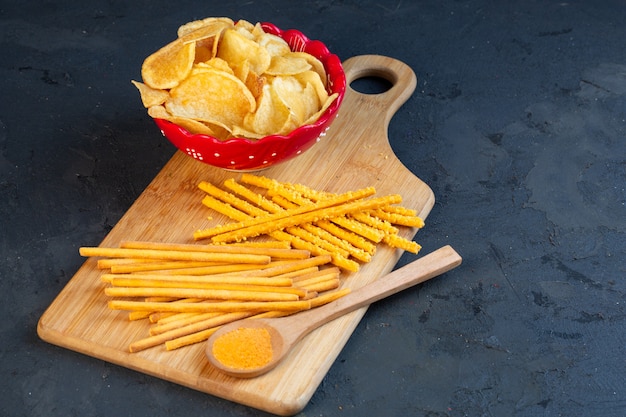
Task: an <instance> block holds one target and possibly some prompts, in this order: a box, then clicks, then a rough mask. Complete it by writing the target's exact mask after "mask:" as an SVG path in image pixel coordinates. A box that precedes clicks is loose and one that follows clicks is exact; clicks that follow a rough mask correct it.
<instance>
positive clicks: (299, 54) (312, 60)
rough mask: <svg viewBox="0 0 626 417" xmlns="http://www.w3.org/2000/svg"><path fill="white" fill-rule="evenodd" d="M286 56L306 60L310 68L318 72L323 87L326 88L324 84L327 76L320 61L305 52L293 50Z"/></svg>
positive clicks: (326, 81)
mask: <svg viewBox="0 0 626 417" xmlns="http://www.w3.org/2000/svg"><path fill="white" fill-rule="evenodd" d="M287 56H290V57H297V58H303V59H305V60H306V62H308V63H309V64H310V65H311V69H312V70H313V71H315V72H317V73H318V74H319V76H320V79H321V81H322V84H323V85H324V88H326V84H327V83H328V76H327V75H326V69H324V64H322V61H320V60H319V59H317V58H316V57H314V56H313V55H311V54H309V53H307V52H296V51H294V52H289V53H288V54H287Z"/></svg>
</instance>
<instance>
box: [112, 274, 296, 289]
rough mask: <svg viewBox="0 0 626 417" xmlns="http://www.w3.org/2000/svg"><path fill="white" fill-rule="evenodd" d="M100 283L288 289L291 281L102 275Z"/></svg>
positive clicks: (246, 277)
mask: <svg viewBox="0 0 626 417" xmlns="http://www.w3.org/2000/svg"><path fill="white" fill-rule="evenodd" d="M102 281H104V282H108V283H110V284H111V285H112V286H116V287H132V286H150V285H144V284H152V283H157V282H179V283H189V284H190V285H198V284H234V285H248V286H250V287H253V286H259V285H260V286H272V287H290V286H291V285H293V280H292V279H291V278H289V277H284V276H279V277H259V276H238V275H209V276H203V275H159V274H150V275H148V274H145V275H142V274H103V275H102Z"/></svg>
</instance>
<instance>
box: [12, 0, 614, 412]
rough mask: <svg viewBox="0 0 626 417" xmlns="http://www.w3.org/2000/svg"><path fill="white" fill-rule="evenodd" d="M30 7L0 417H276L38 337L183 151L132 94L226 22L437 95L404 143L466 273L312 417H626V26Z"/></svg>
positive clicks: (455, 4)
mask: <svg viewBox="0 0 626 417" xmlns="http://www.w3.org/2000/svg"><path fill="white" fill-rule="evenodd" d="M3 3H8V2H6V1H5V2H3ZM13 3H15V4H14V5H7V4H2V5H1V6H0V56H1V59H0V62H1V63H0V91H2V100H1V101H0V235H1V237H2V238H1V240H0V255H1V259H0V277H1V280H0V309H1V310H0V311H1V316H0V317H1V320H0V363H1V364H0V415H3V416H4V415H6V416H112V417H121V416H140V415H141V416H143V415H150V416H153V417H157V416H201V415H202V416H204V415H210V416H262V415H266V414H264V413H262V412H259V411H257V410H254V409H251V408H247V407H244V406H241V405H237V404H233V403H230V402H227V401H224V400H221V399H219V398H215V397H212V396H210V395H206V394H203V393H200V392H196V391H193V390H190V389H187V388H184V387H181V386H178V385H175V384H171V383H169V382H165V381H162V380H159V379H155V378H152V377H149V376H145V375H143V374H140V373H137V372H134V371H131V370H128V369H125V368H121V367H118V366H115V365H111V364H109V363H105V362H103V361H100V360H97V359H94V358H91V357H88V356H84V355H81V354H78V353H74V352H72V351H69V350H65V349H62V348H58V347H55V346H53V345H50V344H47V343H45V342H43V341H41V340H40V339H39V338H38V337H37V334H36V325H37V321H38V319H39V317H40V316H41V314H42V313H43V311H44V309H45V308H46V307H47V306H48V305H49V304H50V303H51V302H52V300H53V299H54V297H55V296H56V295H57V294H58V293H59V291H60V290H61V289H62V288H63V287H64V285H65V284H66V283H67V281H68V280H69V279H70V278H71V277H72V275H73V274H74V273H75V272H76V270H77V269H78V267H79V266H80V264H81V263H82V261H83V259H82V258H80V257H79V255H78V250H77V249H78V247H79V246H84V245H95V244H98V243H99V242H100V241H101V239H102V238H103V237H104V236H105V235H106V233H107V232H108V231H109V230H110V229H111V227H112V226H113V225H114V224H115V223H116V221H117V220H118V219H119V218H120V217H121V216H122V215H123V213H124V212H125V211H126V210H127V209H128V208H129V206H130V205H131V204H132V203H133V201H134V200H135V199H136V198H137V196H138V195H139V194H140V193H141V191H142V190H143V189H144V188H145V187H146V185H147V184H148V183H149V181H150V180H151V179H152V178H153V177H154V176H155V175H156V174H157V173H158V172H159V170H160V169H161V167H162V166H163V165H164V163H165V162H166V161H167V160H168V159H169V158H170V157H171V155H172V154H173V153H174V151H175V150H174V148H173V147H172V146H171V145H170V144H169V142H167V141H166V140H165V139H163V138H162V137H161V135H160V134H159V132H158V130H157V129H156V126H155V125H154V123H153V122H152V121H151V120H150V119H149V118H148V117H147V115H146V113H145V110H144V109H143V108H142V106H141V102H140V100H139V97H138V94H137V91H136V90H135V89H134V87H133V86H132V85H131V84H130V81H129V80H130V79H138V77H139V76H140V75H139V71H140V66H141V63H142V61H143V59H144V57H146V56H147V55H148V54H149V53H151V52H153V51H154V50H155V49H157V48H158V47H160V46H161V45H163V44H165V43H166V42H169V41H170V40H172V39H173V37H174V36H175V33H176V28H177V27H178V26H179V25H180V24H182V23H185V22H187V21H190V20H194V19H199V18H204V17H207V16H228V17H231V18H234V19H240V18H243V19H247V20H249V21H252V22H256V21H271V22H273V23H275V24H277V25H278V26H279V27H281V28H283V29H287V28H298V29H300V30H302V31H303V32H304V33H306V34H307V35H309V37H311V38H316V39H321V40H323V41H325V42H326V43H327V44H328V45H329V47H330V48H331V50H333V51H334V52H335V53H337V54H338V55H339V56H340V57H341V58H342V59H347V58H349V57H351V56H355V55H361V54H382V55H388V56H391V57H393V58H397V59H400V60H402V61H404V62H406V63H407V64H408V65H410V66H411V67H412V68H413V69H414V71H415V72H416V74H417V76H418V78H419V81H418V87H417V90H416V91H415V94H414V95H413V96H412V97H411V98H410V99H409V101H408V102H407V103H406V104H405V105H404V106H403V107H402V108H401V109H400V111H399V112H398V113H397V114H396V116H395V117H394V119H393V120H392V122H391V125H390V128H389V137H390V139H391V142H392V146H393V147H394V149H395V151H396V153H397V154H398V155H399V157H400V159H401V160H402V161H403V162H404V163H405V164H406V165H407V166H408V167H409V168H410V169H411V170H412V171H413V172H414V173H415V174H416V175H417V176H419V177H420V178H422V179H423V180H424V181H425V182H426V183H428V184H429V185H430V186H431V187H432V188H433V190H434V192H435V194H436V198H437V202H436V204H435V207H434V208H433V210H432V212H431V214H430V216H429V217H428V219H427V225H426V227H425V228H424V229H423V230H422V231H420V232H419V233H418V235H417V240H418V241H419V242H420V243H421V244H422V245H423V247H424V249H423V251H424V252H423V253H426V252H429V251H431V250H433V249H435V248H436V247H438V246H440V245H443V244H451V245H453V246H454V247H455V248H456V249H457V250H458V251H459V252H460V253H461V255H462V256H463V257H464V264H463V266H462V267H460V268H458V269H456V270H454V271H452V272H450V273H448V274H446V275H444V276H442V277H439V278H437V279H436V280H433V281H430V282H428V283H426V284H424V285H422V286H421V287H418V288H414V289H411V290H408V291H405V292H403V293H401V294H398V295H396V296H394V297H392V298H390V299H388V300H385V301H382V302H380V303H378V304H376V305H375V306H373V307H371V308H370V310H369V311H368V313H367V314H366V316H365V318H364V320H363V321H362V322H361V324H360V325H359V327H358V328H357V330H356V332H355V333H354V335H353V336H352V338H351V339H350V341H349V343H348V344H347V346H346V347H345V348H344V350H343V351H342V353H341V354H340V356H339V358H338V360H337V361H336V363H335V364H334V366H333V367H332V368H331V370H330V372H329V373H328V375H327V377H326V378H325V379H324V380H323V382H322V384H321V385H320V387H319V389H318V390H317V392H316V393H315V395H314V396H313V398H312V400H311V402H310V404H309V405H308V407H307V408H306V409H305V410H304V411H303V412H302V413H301V416H302V417H304V416H307V417H309V416H359V417H365V416H382V415H385V416H455V417H456V416H520V417H526V416H604V417H607V416H622V415H624V410H625V409H626V379H625V372H626V363H625V361H626V356H625V354H626V351H625V350H626V326H625V321H626V315H625V312H626V311H625V308H626V299H625V296H624V294H625V293H626V284H625V282H624V274H625V269H626V268H625V265H626V261H625V258H626V257H625V255H626V250H625V248H626V244H625V234H626V207H625V204H626V191H625V186H626V185H625V184H626V138H625V136H626V49H625V48H626V47H625V40H626V25H625V24H624V22H626V2H624V1H623V0H607V1H576V0H573V1H543V0H541V1H540V0H530V1H519V0H516V1H486V0H468V1H453V0H429V1H407V0H404V1H379V2H374V1H328V0H327V1H308V2H307V1H304V2H295V1H287V0H285V1H268V0H266V1H220V2H216V1H167V2H166V1H161V0H150V1H133V2H124V1H99V0H86V1H82V2H75V1H72V2H70V1H65V2H58V1H57V2H51V1H23V2H19V4H18V2H13ZM411 259H412V257H411V256H405V257H403V258H402V260H401V263H405V262H407V261H409V260H411Z"/></svg>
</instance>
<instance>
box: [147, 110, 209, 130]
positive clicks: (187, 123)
mask: <svg viewBox="0 0 626 417" xmlns="http://www.w3.org/2000/svg"><path fill="white" fill-rule="evenodd" d="M148 115H150V117H152V118H154V119H164V120H169V121H170V122H172V123H174V124H177V125H178V126H180V127H182V128H183V129H185V130H187V131H188V132H190V133H199V134H203V135H209V136H215V135H216V133H215V131H214V130H212V129H211V128H210V127H209V126H207V125H206V124H204V123H202V122H199V121H197V120H193V119H189V118H186V117H176V116H172V115H171V114H170V113H168V111H167V110H166V109H165V107H163V106H152V107H149V108H148Z"/></svg>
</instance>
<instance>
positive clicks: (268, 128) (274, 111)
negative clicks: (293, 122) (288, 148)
mask: <svg viewBox="0 0 626 417" xmlns="http://www.w3.org/2000/svg"><path fill="white" fill-rule="evenodd" d="M289 114H290V110H289V108H288V107H287V106H286V105H285V103H284V102H283V101H282V100H281V99H280V97H278V96H277V95H276V93H275V91H274V89H273V88H272V87H271V85H270V84H265V85H264V86H263V89H262V92H261V95H260V98H259V104H258V106H257V109H256V111H255V112H254V113H251V114H248V115H247V116H246V117H245V118H244V128H245V129H246V130H248V131H249V132H254V133H255V134H257V135H258V134H260V135H261V136H265V135H269V134H273V133H283V132H281V129H282V128H283V125H284V124H285V122H286V121H287V120H288V118H289Z"/></svg>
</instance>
